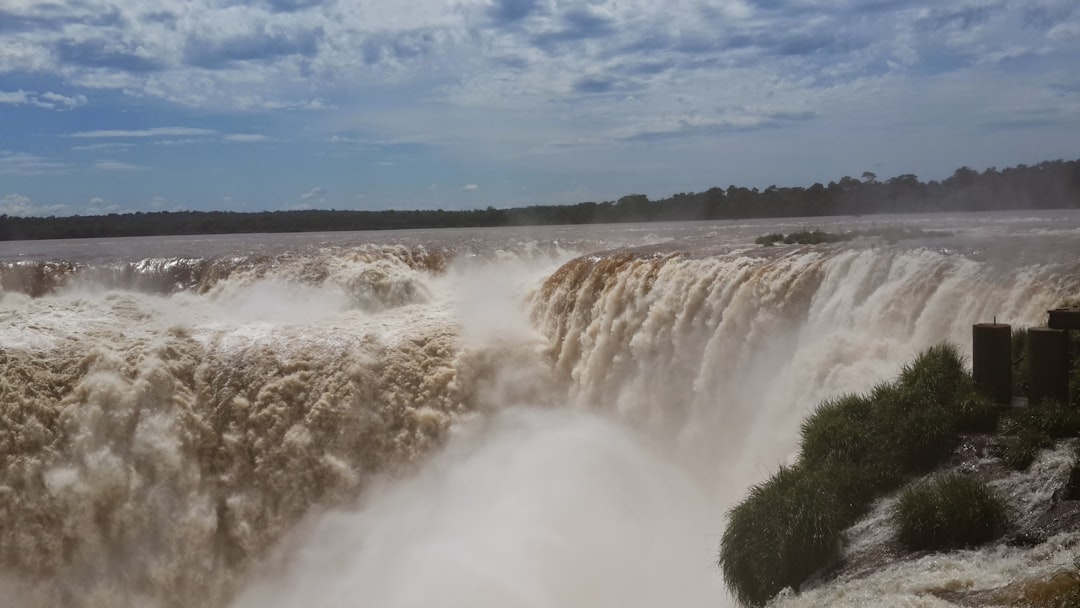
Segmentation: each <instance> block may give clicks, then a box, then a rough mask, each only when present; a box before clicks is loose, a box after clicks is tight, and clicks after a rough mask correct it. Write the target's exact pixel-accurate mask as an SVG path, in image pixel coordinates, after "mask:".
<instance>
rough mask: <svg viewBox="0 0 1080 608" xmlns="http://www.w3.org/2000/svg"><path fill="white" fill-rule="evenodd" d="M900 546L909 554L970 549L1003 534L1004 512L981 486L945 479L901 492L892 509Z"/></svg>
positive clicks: (972, 480) (960, 479) (969, 479)
mask: <svg viewBox="0 0 1080 608" xmlns="http://www.w3.org/2000/svg"><path fill="white" fill-rule="evenodd" d="M895 517H896V520H897V524H898V528H899V530H900V542H901V543H903V544H904V545H905V546H906V547H907V548H909V549H913V550H935V551H937V550H944V549H959V548H962V547H972V546H975V545H979V544H982V543H985V542H988V541H991V540H994V539H995V538H998V537H999V536H1001V535H1002V534H1003V533H1004V532H1005V528H1006V526H1007V525H1008V520H1009V517H1008V509H1007V507H1006V505H1005V503H1004V502H1003V501H1002V500H1001V498H999V497H998V496H997V494H995V493H994V491H993V490H991V489H990V487H989V486H988V485H986V483H985V482H982V481H980V480H978V479H975V478H973V477H967V476H963V475H947V476H944V477H940V478H938V479H934V480H931V481H929V482H926V483H922V484H919V485H916V486H914V487H912V488H909V489H907V490H905V491H904V492H903V493H902V494H901V495H900V500H899V502H898V503H897V505H896V512H895Z"/></svg>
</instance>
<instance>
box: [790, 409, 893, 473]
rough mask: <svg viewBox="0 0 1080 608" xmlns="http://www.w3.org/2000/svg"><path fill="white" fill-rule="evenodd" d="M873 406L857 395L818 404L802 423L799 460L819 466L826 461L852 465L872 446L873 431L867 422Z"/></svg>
mask: <svg viewBox="0 0 1080 608" xmlns="http://www.w3.org/2000/svg"><path fill="white" fill-rule="evenodd" d="M872 408H873V405H872V403H871V402H870V400H868V399H867V398H866V397H863V396H861V395H845V396H843V397H840V398H839V399H834V400H830V401H825V402H824V403H822V404H821V405H820V406H818V408H817V409H816V410H814V412H813V413H812V414H810V416H809V417H807V419H806V420H804V421H803V424H802V459H803V460H804V461H806V462H812V463H822V462H825V461H827V460H836V459H838V460H841V461H845V462H855V461H857V460H860V459H863V458H865V457H866V456H867V454H868V453H869V452H870V451H871V449H872V448H873V446H874V439H875V437H874V435H875V433H874V429H873V426H872V425H871V424H870V423H869V421H870V419H871V418H872V417H873V415H874V413H873V409H872Z"/></svg>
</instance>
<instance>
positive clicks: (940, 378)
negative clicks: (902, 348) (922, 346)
mask: <svg viewBox="0 0 1080 608" xmlns="http://www.w3.org/2000/svg"><path fill="white" fill-rule="evenodd" d="M900 385H901V386H903V387H905V388H908V389H912V390H915V391H917V392H920V393H922V394H923V395H924V396H927V397H929V398H930V399H932V400H934V401H936V402H938V403H941V404H942V405H945V406H946V407H950V406H955V405H956V404H957V403H958V402H959V400H960V399H961V398H963V397H967V396H968V394H969V393H970V392H971V391H972V383H971V375H970V374H968V373H967V369H966V368H965V366H964V358H963V356H961V355H960V351H959V349H957V348H956V345H954V344H949V343H947V342H946V343H942V344H938V345H937V346H931V347H930V348H928V349H926V350H924V351H923V352H921V353H919V355H918V356H916V357H915V359H914V360H913V361H912V362H910V363H908V364H906V365H904V367H903V368H901V370H900Z"/></svg>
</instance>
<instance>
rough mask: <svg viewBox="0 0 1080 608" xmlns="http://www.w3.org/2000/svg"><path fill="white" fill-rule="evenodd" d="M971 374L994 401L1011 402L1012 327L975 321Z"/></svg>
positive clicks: (979, 386) (999, 402) (980, 387)
mask: <svg viewBox="0 0 1080 608" xmlns="http://www.w3.org/2000/svg"><path fill="white" fill-rule="evenodd" d="M971 375H972V377H973V378H974V380H975V386H976V387H978V389H979V390H980V391H982V392H983V394H985V395H986V396H987V397H989V398H990V399H991V400H992V401H993V402H994V403H997V404H1001V405H1010V404H1011V403H1012V327H1011V326H1009V325H1007V324H1004V323H977V324H975V325H973V326H972V327H971Z"/></svg>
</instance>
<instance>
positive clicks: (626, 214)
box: [0, 160, 1080, 240]
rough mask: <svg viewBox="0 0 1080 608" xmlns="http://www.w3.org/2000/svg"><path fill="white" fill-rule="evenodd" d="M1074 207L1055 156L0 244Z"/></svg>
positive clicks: (227, 220)
mask: <svg viewBox="0 0 1080 608" xmlns="http://www.w3.org/2000/svg"><path fill="white" fill-rule="evenodd" d="M1076 207H1080V160H1072V161H1065V160H1055V161H1046V162H1041V163H1039V164H1037V165H1032V166H1028V165H1018V166H1016V167H1009V168H1007V169H1002V170H1000V171H999V170H998V169H996V168H993V167H991V168H989V169H986V170H985V171H983V172H981V173H980V172H978V171H975V170H973V169H970V168H968V167H961V168H959V169H957V170H956V171H955V172H954V173H953V174H952V175H951V176H950V177H949V178H947V179H945V180H941V181H936V180H931V181H928V182H923V181H920V180H919V179H918V177H916V176H915V175H912V174H904V175H898V176H896V177H892V178H889V179H886V180H884V181H879V180H878V178H877V176H876V175H875V174H873V173H872V172H869V171H867V172H864V173H863V174H862V176H861V179H856V178H854V177H850V176H845V177H842V178H840V179H839V180H838V181H831V182H829V183H828V184H821V183H815V184H813V185H811V186H809V187H777V186H769V187H768V188H765V189H764V190H759V189H758V188H743V187H739V186H734V185H732V186H728V187H727V189H724V188H719V187H714V188H710V189H708V190H706V191H704V192H695V193H679V194H675V195H673V196H671V197H668V198H665V199H661V200H655V201H653V200H649V198H648V197H647V196H645V195H643V194H630V195H627V196H623V197H622V198H620V199H618V200H617V201H607V202H602V203H597V202H584V203H578V204H574V205H535V206H529V207H516V208H510V209H496V208H494V207H488V208H487V209H472V210H464V211H448V210H443V209H434V210H413V211H392V210H388V211H335V210H305V211H263V212H254V213H250V212H248V213H240V212H230V211H172V212H169V211H161V212H149V213H146V212H136V213H124V214H115V213H114V214H109V215H96V216H70V217H55V216H49V217H11V216H7V215H0V240H19V239H64V238H93V237H119V236H158V235H183V234H233V233H261V232H330V231H338V230H391V229H403V228H464V227H482V226H526V225H551V224H591V223H618V222H655V221H679V220H725V219H740V218H766V217H806V216H823V215H870V214H879V213H928V212H942V211H991V210H1009V209H1057V208H1076Z"/></svg>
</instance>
